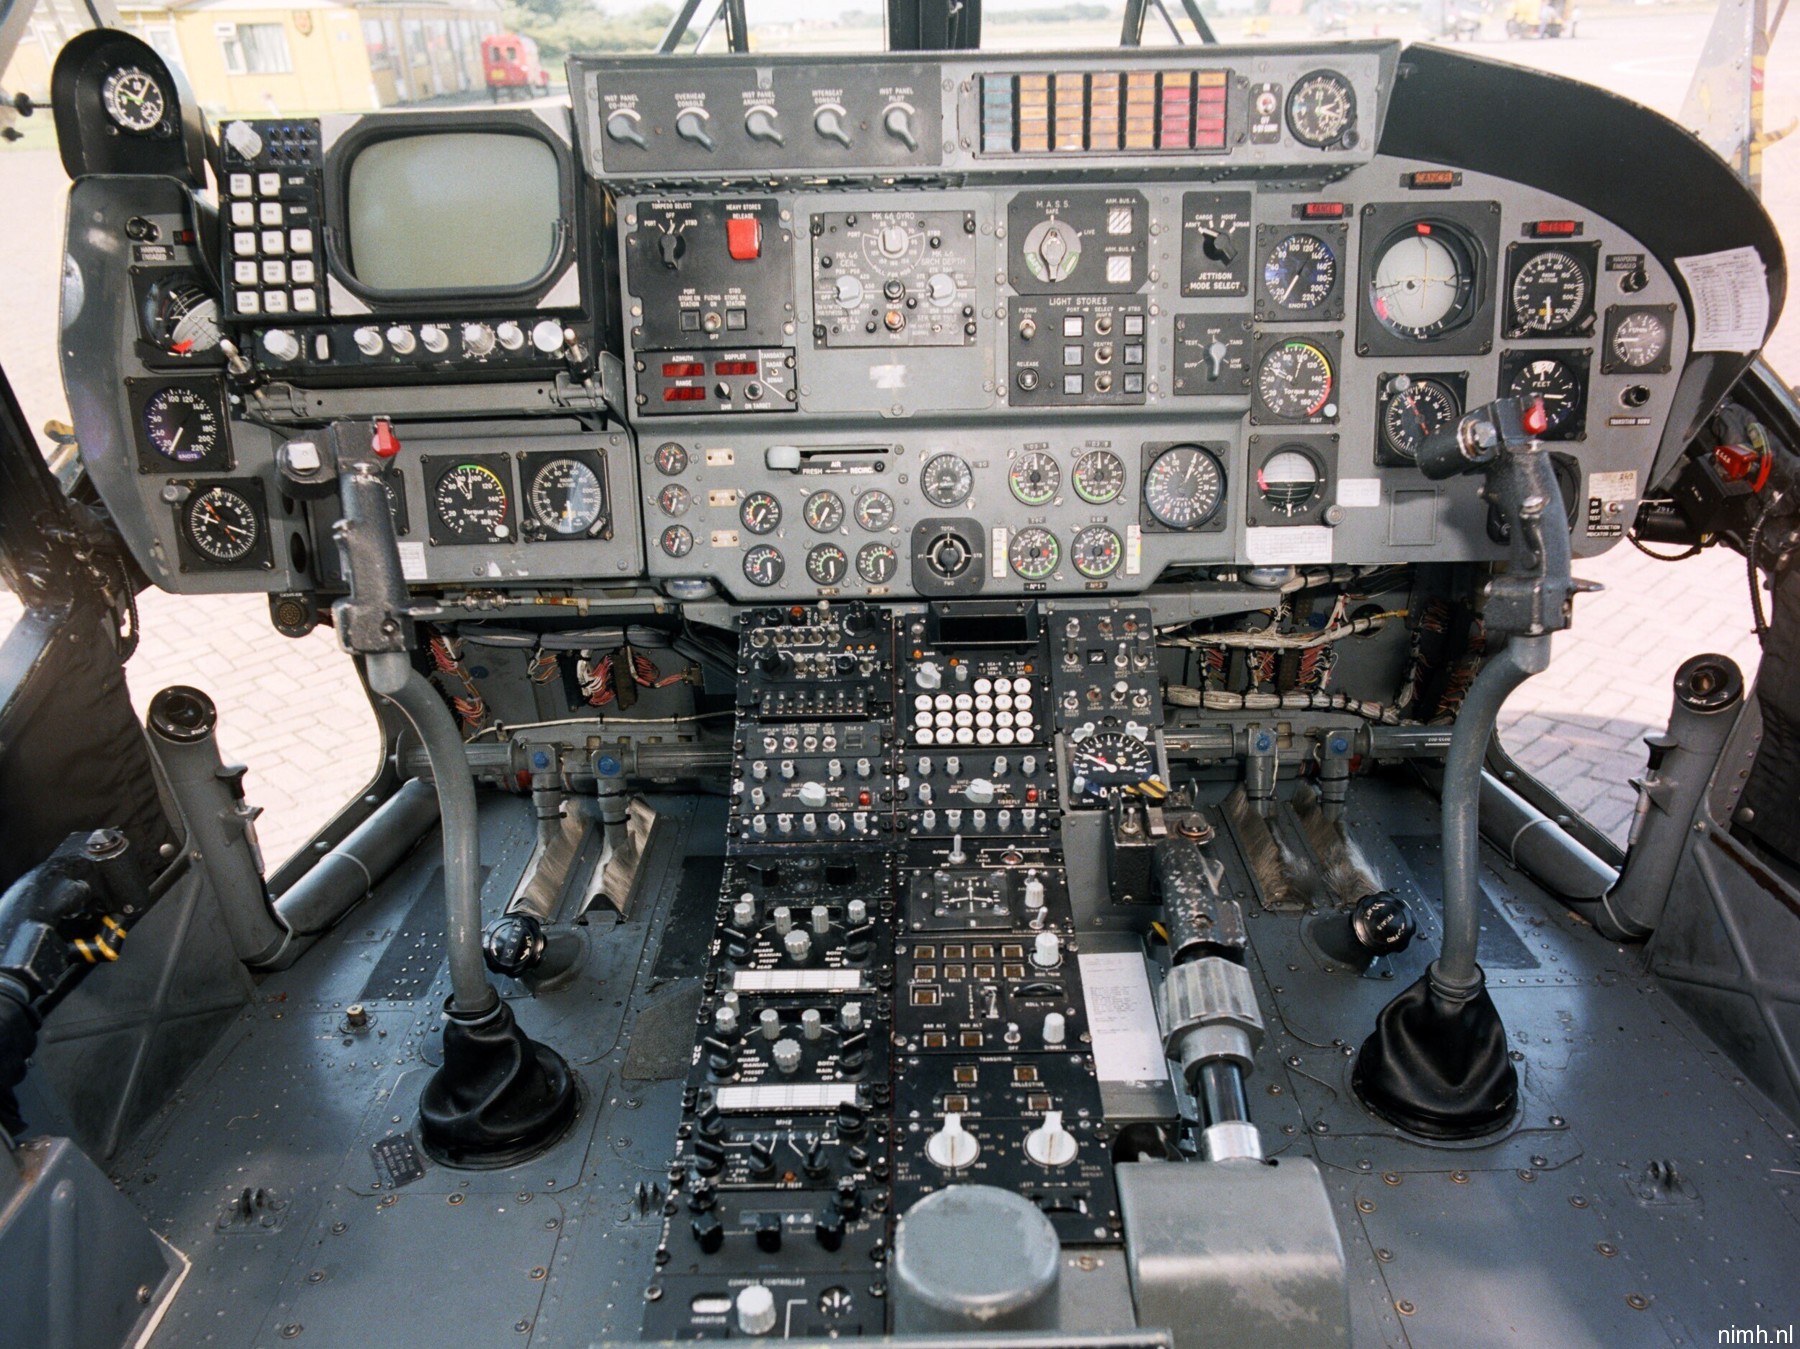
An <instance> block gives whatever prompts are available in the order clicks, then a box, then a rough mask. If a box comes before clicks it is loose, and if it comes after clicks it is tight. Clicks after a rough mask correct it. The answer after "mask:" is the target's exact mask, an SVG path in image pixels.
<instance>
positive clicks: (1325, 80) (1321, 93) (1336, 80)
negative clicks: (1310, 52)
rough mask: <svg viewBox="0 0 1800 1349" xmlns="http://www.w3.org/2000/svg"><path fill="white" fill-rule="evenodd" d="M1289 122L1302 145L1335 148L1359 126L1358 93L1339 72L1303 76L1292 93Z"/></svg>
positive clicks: (1321, 72) (1327, 71)
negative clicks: (1352, 129)
mask: <svg viewBox="0 0 1800 1349" xmlns="http://www.w3.org/2000/svg"><path fill="white" fill-rule="evenodd" d="M1287 123H1288V130H1289V131H1291V132H1293V133H1294V139H1295V140H1297V141H1299V142H1300V143H1301V144H1302V145H1310V146H1311V147H1312V148H1313V149H1315V150H1323V149H1324V148H1325V147H1326V146H1328V145H1335V144H1337V143H1338V142H1340V141H1342V140H1343V139H1344V137H1345V135H1346V134H1347V133H1348V132H1349V131H1350V129H1351V128H1352V127H1354V126H1355V125H1356V91H1355V90H1354V89H1352V88H1351V87H1350V81H1349V80H1347V79H1345V78H1344V77H1343V76H1342V75H1340V74H1338V73H1337V71H1335V70H1315V71H1313V72H1312V73H1311V74H1310V75H1302V76H1301V77H1300V79H1299V80H1298V81H1297V82H1296V83H1295V85H1294V88H1293V90H1292V92H1290V93H1289V94H1288V100H1287Z"/></svg>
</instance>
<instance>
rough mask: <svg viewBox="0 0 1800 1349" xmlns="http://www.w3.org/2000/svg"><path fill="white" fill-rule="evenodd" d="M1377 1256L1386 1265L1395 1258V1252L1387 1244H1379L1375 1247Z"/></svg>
mask: <svg viewBox="0 0 1800 1349" xmlns="http://www.w3.org/2000/svg"><path fill="white" fill-rule="evenodd" d="M1375 1258H1376V1259H1377V1260H1379V1261H1381V1263H1382V1264H1384V1265H1385V1264H1387V1263H1388V1262H1389V1261H1391V1260H1392V1259H1393V1258H1394V1253H1393V1252H1392V1251H1390V1250H1389V1249H1388V1248H1387V1247H1386V1246H1377V1247H1376V1248H1375Z"/></svg>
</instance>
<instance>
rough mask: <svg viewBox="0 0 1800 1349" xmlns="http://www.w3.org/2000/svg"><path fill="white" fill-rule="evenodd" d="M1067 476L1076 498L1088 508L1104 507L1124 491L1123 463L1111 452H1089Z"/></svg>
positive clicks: (1076, 463)
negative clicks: (1073, 487)
mask: <svg viewBox="0 0 1800 1349" xmlns="http://www.w3.org/2000/svg"><path fill="white" fill-rule="evenodd" d="M1069 476H1070V477H1071V478H1072V479H1073V480H1074V483H1075V495H1076V496H1078V497H1080V498H1081V499H1082V500H1083V501H1085V502H1087V503H1088V504H1089V505H1090V506H1104V505H1105V504H1106V503H1107V502H1109V501H1112V500H1113V499H1114V498H1116V497H1117V496H1118V495H1119V493H1120V492H1122V491H1124V490H1125V461H1124V460H1123V459H1121V458H1119V456H1118V455H1116V454H1114V453H1113V452H1112V451H1111V450H1089V451H1088V452H1087V453H1086V454H1084V455H1082V456H1081V458H1079V459H1077V460H1076V461H1075V469H1074V472H1073V473H1071V474H1070V475H1069Z"/></svg>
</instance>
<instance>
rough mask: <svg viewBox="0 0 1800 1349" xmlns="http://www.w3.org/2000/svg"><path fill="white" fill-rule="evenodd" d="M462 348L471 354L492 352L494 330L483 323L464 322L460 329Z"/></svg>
mask: <svg viewBox="0 0 1800 1349" xmlns="http://www.w3.org/2000/svg"><path fill="white" fill-rule="evenodd" d="M462 344H463V350H464V351H465V352H467V353H468V354H469V355H471V356H475V357H482V356H491V355H493V354H494V330H493V329H492V328H490V327H488V326H487V324H485V323H465V324H463V329H462Z"/></svg>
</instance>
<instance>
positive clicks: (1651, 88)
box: [0, 20, 1800, 864]
mask: <svg viewBox="0 0 1800 1349" xmlns="http://www.w3.org/2000/svg"><path fill="white" fill-rule="evenodd" d="M1616 31H1617V30H1612V32H1616ZM1699 33H1700V29H1699V28H1698V27H1697V28H1696V31H1695V33H1694V34H1692V35H1691V41H1688V42H1687V43H1686V45H1678V46H1677V47H1676V48H1675V49H1674V50H1673V52H1672V53H1670V54H1666V55H1663V56H1659V57H1658V58H1657V61H1658V62H1659V63H1660V64H1662V65H1666V66H1668V67H1669V69H1670V71H1671V72H1672V71H1673V70H1675V69H1677V68H1680V67H1681V66H1682V62H1683V61H1684V60H1685V61H1688V62H1691V60H1692V56H1691V53H1692V52H1693V51H1695V50H1697V48H1698V45H1699ZM1609 35H1610V34H1609V30H1608V29H1607V28H1606V27H1605V26H1604V24H1603V22H1602V21H1598V20H1595V21H1589V22H1584V23H1583V26H1582V37H1581V38H1580V39H1579V40H1577V41H1574V42H1562V43H1534V44H1529V46H1530V47H1531V49H1532V50H1531V52H1530V53H1529V54H1530V55H1531V56H1533V57H1535V58H1539V59H1554V60H1555V61H1557V62H1563V63H1569V64H1570V71H1571V73H1576V74H1582V75H1584V76H1585V77H1587V78H1593V79H1597V80H1600V81H1601V82H1603V83H1604V82H1607V81H1608V70H1607V67H1606V65H1605V63H1606V61H1607V60H1609V59H1612V56H1611V55H1609V53H1610V52H1611V50H1612V49H1611V47H1610V45H1609V42H1608V40H1607V39H1608V37H1609ZM1478 51H1479V52H1480V54H1482V55H1494V56H1498V57H1500V58H1502V59H1507V58H1512V57H1515V56H1523V55H1525V54H1526V53H1524V52H1522V51H1520V50H1519V48H1518V44H1504V45H1503V44H1492V45H1491V47H1487V48H1486V49H1478ZM1646 64H1647V63H1646V62H1644V61H1629V62H1619V63H1617V65H1616V67H1615V73H1616V76H1617V78H1616V79H1614V80H1613V82H1614V83H1616V84H1618V86H1619V88H1620V90H1621V92H1624V93H1627V94H1630V95H1631V96H1633V97H1637V98H1641V99H1645V100H1647V101H1650V102H1652V103H1654V104H1657V105H1659V106H1663V107H1665V109H1668V108H1670V107H1672V106H1674V105H1678V104H1679V101H1680V98H1681V93H1682V91H1683V90H1684V89H1685V87H1686V77H1685V73H1683V74H1681V75H1678V76H1677V75H1674V74H1672V73H1671V74H1670V75H1668V76H1667V77H1666V78H1661V79H1658V80H1656V81H1651V80H1649V79H1648V77H1646V76H1645V75H1644V73H1643V71H1644V69H1645V67H1646ZM1767 84H1768V94H1767V100H1768V111H1767V116H1766V124H1767V125H1768V126H1771V127H1781V126H1783V125H1785V124H1786V123H1787V122H1788V121H1789V120H1790V119H1791V118H1792V117H1793V116H1794V114H1795V112H1796V111H1800V37H1795V36H1793V35H1791V34H1790V35H1789V36H1787V37H1786V38H1785V39H1783V40H1778V41H1777V43H1776V44H1775V47H1774V50H1773V52H1772V53H1771V60H1770V64H1769V71H1768V82H1767ZM66 188H67V182H66V179H65V178H64V176H63V173H62V168H61V165H60V163H59V162H58V159H57V157H56V155H55V153H54V152H53V151H45V150H15V151H8V152H0V237H4V238H5V239H7V241H8V266H6V267H5V268H3V269H0V314H5V315H6V317H7V322H6V323H4V324H0V364H3V365H4V367H5V369H6V371H7V373H8V375H9V376H10V378H11V379H12V381H13V385H14V389H15V391H16V392H17V393H18V395H19V398H20V400H21V402H22V403H23V404H24V407H25V410H26V413H27V415H28V417H29V419H30V421H31V423H32V424H33V425H41V424H42V423H43V422H44V420H45V419H47V418H49V417H66V416H67V412H66V408H65V405H64V402H63V395H62V389H61V384H60V381H59V378H58V375H57V371H56V366H55V318H54V315H55V312H56V300H57V287H58V284H59V276H60V254H59V249H60V245H61V231H60V223H61V219H62V201H63V196H64V193H65V191H66ZM1765 195H1766V198H1767V200H1768V202H1769V206H1770V210H1771V211H1772V213H1773V214H1774V215H1775V218H1776V221H1777V223H1778V224H1779V225H1780V226H1781V227H1782V230H1783V234H1784V236H1785V237H1786V238H1787V240H1788V242H1789V251H1790V253H1791V254H1800V135H1797V136H1795V137H1793V138H1791V139H1789V140H1786V141H1782V142H1780V143H1778V144H1776V145H1775V146H1773V147H1772V148H1771V149H1770V150H1769V152H1768V154H1767V156H1766V159H1765ZM1672 209H1674V208H1673V207H1672ZM1695 209H1701V208H1700V207H1698V206H1696V207H1695ZM52 221H54V222H56V225H55V226H52V225H51V224H50V222H52ZM1769 356H1770V361H1771V364H1772V365H1774V366H1775V368H1777V369H1786V370H1788V371H1800V320H1790V321H1789V322H1788V323H1786V324H1785V325H1783V327H1782V328H1781V329H1780V330H1779V331H1778V332H1777V334H1776V336H1775V338H1774V340H1773V341H1772V342H1771V343H1770V348H1769ZM1577 574H1578V575H1580V576H1583V577H1585V578H1587V579H1590V580H1595V581H1599V582H1601V583H1603V584H1604V585H1606V587H1607V590H1606V591H1605V593H1603V594H1599V595H1589V596H1584V597H1582V598H1581V599H1579V600H1578V601H1577V610H1576V626H1575V628H1574V630H1573V631H1572V632H1570V633H1568V634H1565V635H1563V636H1561V637H1559V638H1557V639H1556V647H1555V657H1554V660H1553V662H1552V664H1551V667H1550V669H1549V670H1548V671H1546V672H1545V673H1544V674H1542V675H1540V676H1538V677H1537V678H1536V679H1533V680H1531V681H1530V682H1528V683H1527V684H1526V685H1525V686H1524V687H1523V688H1522V689H1521V690H1520V691H1519V693H1518V694H1517V695H1516V696H1515V697H1514V699H1513V700H1512V702H1511V704H1510V705H1509V706H1508V708H1507V711H1506V715H1505V717H1504V718H1503V730H1502V734H1503V737H1504V739H1505V742H1506V744H1507V745H1508V746H1509V747H1510V748H1511V749H1513V751H1514V752H1515V753H1516V754H1517V755H1518V757H1519V758H1520V760H1521V761H1522V762H1523V763H1524V764H1525V765H1526V766H1528V767H1530V768H1531V769H1533V770H1534V771H1535V772H1537V773H1538V774H1539V775H1540V776H1542V777H1543V778H1544V780H1545V781H1546V782H1548V783H1549V784H1550V785H1551V786H1552V787H1554V788H1555V789H1556V790H1558V791H1559V792H1560V793H1561V794H1562V795H1563V797H1564V799H1565V800H1566V801H1567V802H1568V804H1569V805H1571V806H1573V807H1575V808H1577V809H1579V810H1582V811H1584V812H1586V813H1587V814H1589V815H1590V817H1591V818H1593V819H1594V821H1595V822H1596V824H1598V825H1599V826H1600V827H1601V828H1602V829H1604V830H1605V831H1606V832H1607V833H1608V834H1610V835H1612V836H1613V837H1614V838H1617V839H1619V840H1620V841H1623V839H1624V835H1625V829H1626V827H1627V825H1628V823H1629V820H1630V815H1631V809H1632V804H1633V796H1632V792H1631V790H1630V788H1629V787H1628V786H1627V785H1626V783H1627V780H1628V779H1629V778H1630V777H1632V776H1634V775H1636V774H1638V773H1640V772H1641V771H1642V769H1643V764H1644V752H1643V746H1642V736H1643V734H1644V733H1645V731H1647V730H1650V729H1653V728H1655V727H1657V726H1660V725H1661V724H1662V723H1663V721H1664V719H1665V718H1666V717H1667V714H1668V707H1669V698H1670V688H1669V679H1670V676H1671V675H1672V674H1673V672H1674V670H1675V668H1676V666H1678V665H1679V664H1680V663H1681V661H1682V660H1684V659H1686V657H1687V656H1689V655H1692V654H1694V653H1695V652H1698V651H1720V652H1724V653H1725V654H1727V655H1731V656H1733V657H1734V658H1736V659H1737V660H1738V662H1739V663H1740V664H1741V665H1743V666H1744V668H1745V671H1746V673H1747V674H1748V673H1750V672H1751V671H1752V670H1753V668H1754V665H1755V651H1756V644H1755V640H1754V638H1753V637H1752V636H1751V634H1750V630H1749V629H1750V618H1749V601H1748V593H1747V589H1746V582H1745V579H1744V567H1743V560H1742V559H1741V558H1739V557H1738V556H1737V555H1736V554H1735V553H1729V552H1726V551H1725V550H1723V549H1719V550H1713V551H1711V552H1709V553H1707V554H1705V555H1703V556H1702V557H1699V558H1695V559H1692V560H1690V561H1687V562H1683V563H1681V564H1678V565H1669V564H1664V563H1658V562H1655V561H1652V560H1651V559H1649V558H1647V557H1644V556H1643V555H1642V554H1640V553H1638V552H1636V551H1635V550H1633V549H1632V548H1630V547H1629V546H1627V545H1620V546H1619V547H1617V548H1615V549H1613V550H1612V551H1611V552H1610V553H1608V554H1606V555H1605V556H1603V557H1600V558H1597V559H1593V560H1590V561H1586V562H1582V563H1580V564H1579V565H1578V567H1577ZM140 608H141V616H142V621H143V628H144V638H143V644H142V646H141V647H140V649H139V651H138V653H137V655H136V657H135V658H134V659H133V660H132V662H131V665H130V667H129V668H128V670H127V675H128V678H129V680H130V684H131V690H132V697H133V700H134V702H135V703H136V704H137V705H138V707H139V709H140V710H141V709H142V708H143V706H144V705H145V704H146V703H147V702H148V700H149V698H150V697H151V695H152V694H154V693H155V692H156V690H157V689H159V688H162V687H163V686H165V685H167V684H171V683H184V682H185V683H193V684H197V685H199V686H200V687H202V688H204V689H206V691H207V692H208V693H210V694H211V695H212V696H213V698H214V699H215V700H216V701H217V702H218V704H219V709H220V742H221V746H222V748H223V750H224V752H225V753H226V755H227V757H232V758H236V759H238V760H239V761H241V762H245V763H247V764H249V766H250V769H251V772H250V775H249V777H248V779H247V790H248V791H249V793H250V795H251V799H252V800H253V801H254V802H255V803H256V804H258V805H261V806H263V807H264V808H265V811H266V813H265V815H264V817H263V821H262V826H261V831H262V838H263V845H264V850H265V852H266V854H267V856H268V858H269V860H270V862H271V864H273V863H275V862H277V861H279V860H280V859H282V858H284V857H286V856H287V855H288V854H289V853H291V852H292V851H293V850H294V849H295V848H297V847H299V846H301V845H302V844H303V843H304V842H305V841H306V840H307V839H308V838H310V837H311V836H312V834H313V832H314V831H315V830H316V829H317V828H318V827H319V826H320V825H321V824H323V823H324V822H325V821H326V820H327V819H328V818H329V817H330V816H331V815H332V814H333V813H334V812H335V811H336V809H337V808H338V807H339V806H340V805H341V804H342V803H343V802H344V801H345V800H347V799H348V798H349V797H350V796H351V795H352V794H353V793H354V792H356V791H357V790H359V789H360V788H361V787H362V786H363V785H364V784H365V783H366V782H367V781H368V780H369V778H370V776H371V775H372V773H373V771H374V768H375V755H376V737H375V722H374V717H373V714H372V713H371V712H370V710H369V707H368V704H367V702H366V701H365V699H364V697H363V693H362V689H361V687H360V686H359V684H358V683H357V681H356V678H355V674H354V671H353V669H352V667H351V664H350V661H349V658H348V657H347V656H345V655H343V654H342V653H341V652H339V651H338V649H337V646H336V641H335V638H334V636H333V635H332V634H331V633H330V632H328V631H320V632H316V633H314V634H312V635H311V636H309V637H307V638H305V639H303V640H301V641H291V640H289V639H287V638H284V637H281V636H280V635H278V634H277V633H276V632H275V631H274V629H273V628H271V627H270V626H269V622H268V616H267V607H266V604H265V602H264V601H263V599H262V598H261V597H260V596H208V597H199V598H188V599H181V598H176V597H174V596H169V595H165V594H162V593H161V592H158V591H150V592H148V593H146V594H145V595H144V596H143V597H142V599H141V600H140ZM16 612H17V606H16V604H15V603H14V601H13V600H12V599H11V597H10V596H6V595H4V594H0V633H3V632H4V631H5V630H6V629H7V628H9V627H10V626H11V625H12V622H13V618H14V615H15V614H16Z"/></svg>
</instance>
